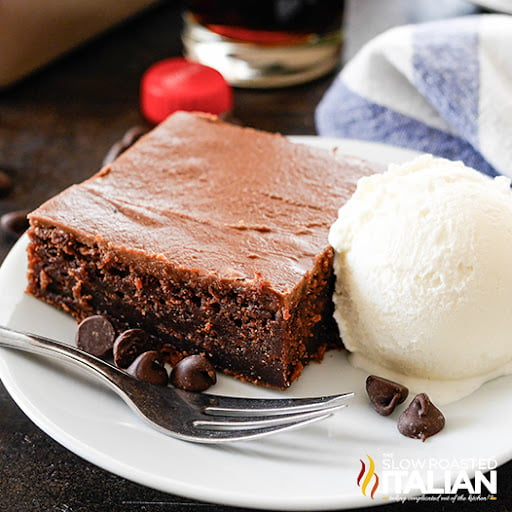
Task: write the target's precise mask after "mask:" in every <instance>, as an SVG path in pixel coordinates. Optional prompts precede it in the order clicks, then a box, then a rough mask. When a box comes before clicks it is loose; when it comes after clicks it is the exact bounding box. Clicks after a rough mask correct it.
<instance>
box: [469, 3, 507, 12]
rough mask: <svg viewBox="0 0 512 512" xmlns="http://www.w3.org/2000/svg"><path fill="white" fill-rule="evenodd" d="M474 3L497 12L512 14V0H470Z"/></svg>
mask: <svg viewBox="0 0 512 512" xmlns="http://www.w3.org/2000/svg"><path fill="white" fill-rule="evenodd" d="M469 1H470V2H471V3H472V4H475V5H478V6H480V7H484V8H485V9H491V10H493V11H496V12H503V13H506V14H512V0H469Z"/></svg>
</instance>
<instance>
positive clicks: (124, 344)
mask: <svg viewBox="0 0 512 512" xmlns="http://www.w3.org/2000/svg"><path fill="white" fill-rule="evenodd" d="M148 350H151V340H150V338H149V336H148V335H147V334H146V331H143V330H142V329H129V330H127V331H124V332H122V333H121V334H120V335H119V336H118V337H117V338H116V340H115V341H114V363H115V364H116V365H117V366H119V368H128V366H130V365H131V364H132V363H133V361H135V359H136V358H137V356H139V355H140V354H142V353H143V352H147V351H148Z"/></svg>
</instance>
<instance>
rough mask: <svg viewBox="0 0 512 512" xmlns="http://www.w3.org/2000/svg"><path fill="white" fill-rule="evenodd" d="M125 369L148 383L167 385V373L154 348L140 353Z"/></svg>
mask: <svg viewBox="0 0 512 512" xmlns="http://www.w3.org/2000/svg"><path fill="white" fill-rule="evenodd" d="M126 371H127V372H128V373H129V374H130V375H133V376H134V377H135V378H136V379H139V380H143V381H145V382H149V383H150V384H157V385H158V386H167V384H168V383H169V375H168V374H167V370H166V369H165V366H163V365H162V364H161V362H160V355H159V353H158V352H157V351H156V350H148V351H147V352H143V353H142V354H140V355H139V356H138V357H137V358H136V359H135V361H133V363H132V364H131V365H130V366H129V367H128V369H127V370H126Z"/></svg>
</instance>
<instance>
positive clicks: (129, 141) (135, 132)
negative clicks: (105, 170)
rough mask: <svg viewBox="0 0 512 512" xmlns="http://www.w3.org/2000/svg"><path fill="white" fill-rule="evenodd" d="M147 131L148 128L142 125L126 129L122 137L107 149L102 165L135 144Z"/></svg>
mask: <svg viewBox="0 0 512 512" xmlns="http://www.w3.org/2000/svg"><path fill="white" fill-rule="evenodd" d="M147 131H148V130H147V129H146V128H144V127H143V126H133V127H132V128H130V129H129V130H127V131H126V133H125V134H124V135H123V138H122V139H121V140H118V141H117V142H115V143H114V144H113V145H112V147H111V148H110V149H109V150H108V152H107V154H106V155H105V158H103V165H104V166H105V165H109V164H111V163H112V162H113V161H114V160H115V159H116V158H117V157H118V156H119V155H121V153H124V152H125V151H126V150H127V149H128V148H129V147H130V146H132V145H133V144H135V142H137V140H138V139H140V137H142V135H144V134H145V133H146V132H147Z"/></svg>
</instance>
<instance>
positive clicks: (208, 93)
mask: <svg viewBox="0 0 512 512" xmlns="http://www.w3.org/2000/svg"><path fill="white" fill-rule="evenodd" d="M140 102H141V110H142V113H143V115H144V116H145V117H146V118H147V119H148V120H149V121H151V122H153V123H160V122H161V121H163V120H164V119H165V118H166V117H167V116H168V115H170V114H172V113H173V112H176V111H177V110H187V111H194V112H208V113H210V114H216V115H221V114H223V113H225V112H228V111H229V110H231V108H232V106H233V91H232V89H231V86H230V85H229V84H228V83H227V82H226V80H225V79H224V77H223V76H222V75H221V74H220V73H219V72H218V71H217V70H216V69H213V68H210V67H208V66H204V65H203V64H199V63H197V62H191V61H188V60H186V59H184V58H181V57H176V58H171V59H164V60H161V61H159V62H157V63H155V64H153V65H152V66H151V67H150V68H148V70H147V71H146V72H145V73H144V75H143V76H142V81H141V89H140Z"/></svg>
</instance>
